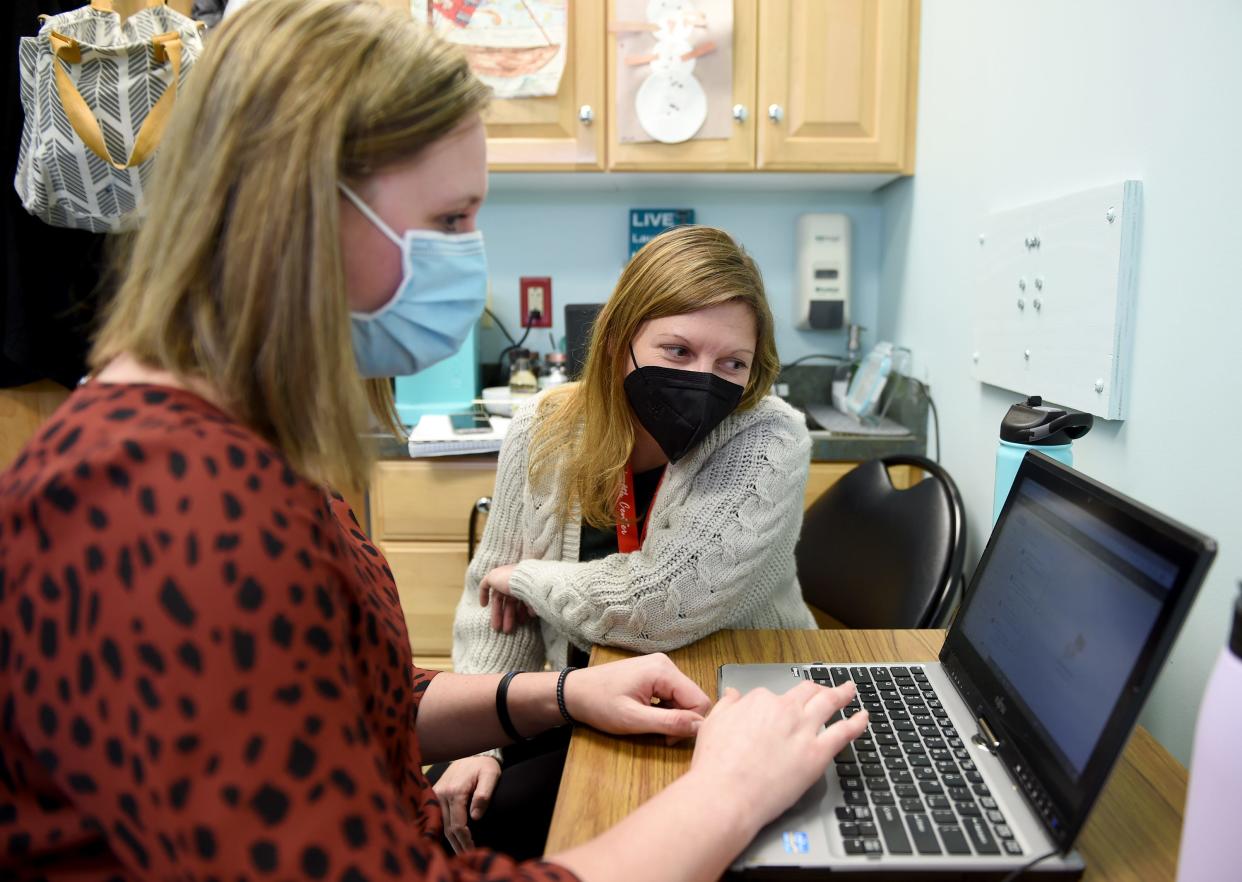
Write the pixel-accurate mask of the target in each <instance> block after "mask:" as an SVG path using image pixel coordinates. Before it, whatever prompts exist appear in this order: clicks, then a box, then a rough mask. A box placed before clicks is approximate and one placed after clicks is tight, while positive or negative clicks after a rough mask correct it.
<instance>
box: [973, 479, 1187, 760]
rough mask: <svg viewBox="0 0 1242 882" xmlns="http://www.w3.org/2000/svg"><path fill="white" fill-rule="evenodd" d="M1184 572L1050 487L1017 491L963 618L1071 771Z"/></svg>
mask: <svg viewBox="0 0 1242 882" xmlns="http://www.w3.org/2000/svg"><path fill="white" fill-rule="evenodd" d="M1177 572H1178V570H1177V565H1176V564H1174V563H1173V562H1172V561H1169V560H1167V559H1165V558H1163V557H1161V556H1159V555H1157V554H1155V553H1153V552H1152V551H1150V550H1148V549H1146V548H1144V547H1143V546H1142V545H1140V544H1138V543H1137V542H1135V541H1134V540H1133V539H1131V538H1130V537H1129V536H1127V535H1126V534H1125V533H1122V532H1121V531H1120V530H1118V529H1116V528H1115V527H1112V526H1110V525H1109V524H1107V523H1105V522H1104V521H1102V520H1100V519H1099V518H1097V517H1095V516H1094V515H1093V514H1092V513H1091V512H1090V511H1088V510H1086V509H1083V508H1079V507H1076V506H1074V505H1072V504H1071V503H1070V502H1069V501H1067V500H1066V499H1064V498H1061V497H1058V496H1056V495H1055V494H1054V493H1053V492H1052V491H1051V490H1049V489H1048V488H1047V487H1044V486H1041V485H1040V484H1037V483H1034V482H1032V481H1025V482H1023V484H1022V485H1021V487H1020V488H1019V490H1018V494H1017V497H1016V498H1015V499H1014V501H1013V503H1012V510H1011V511H1010V512H1009V520H1008V523H1007V525H1006V529H1005V530H1004V531H1003V532H1002V533H1001V534H1000V535H998V536H997V538H996V544H995V547H994V548H993V549H992V559H991V562H990V564H989V566H988V569H987V572H985V573H982V574H981V575H980V578H979V581H978V584H976V585H975V587H974V590H975V591H976V592H977V596H976V598H975V601H974V602H973V603H972V604H971V605H970V609H969V610H968V611H967V612H966V614H965V615H963V617H962V623H961V627H962V632H963V633H964V635H965V637H966V639H968V640H969V641H970V642H971V644H972V645H973V646H974V647H975V649H976V650H977V651H978V652H979V654H980V655H982V656H983V658H984V660H985V661H986V662H987V664H988V665H989V666H990V667H991V668H992V670H993V672H994V673H995V675H996V678H997V679H998V680H999V681H1001V683H1002V684H1003V685H1004V686H1005V691H1006V692H1007V693H1008V694H1009V696H1010V697H1011V698H1012V699H1014V700H1017V701H1020V702H1022V703H1023V704H1025V705H1026V709H1027V710H1028V711H1029V712H1030V716H1031V718H1032V719H1033V720H1034V721H1035V723H1036V725H1037V726H1038V727H1039V728H1040V729H1042V730H1043V733H1044V734H1045V735H1046V736H1047V738H1048V742H1049V744H1050V745H1051V746H1052V747H1053V748H1054V756H1055V757H1056V759H1057V761H1058V762H1059V763H1060V764H1061V766H1062V768H1063V769H1064V770H1065V772H1066V773H1067V774H1068V775H1069V776H1070V777H1073V778H1077V777H1078V776H1080V775H1081V774H1082V771H1083V769H1084V768H1085V767H1086V765H1087V761H1088V760H1089V759H1090V758H1091V752H1092V751H1093V750H1094V749H1095V745H1096V743H1097V742H1098V741H1099V739H1100V735H1101V734H1102V733H1103V731H1104V726H1105V724H1106V723H1107V722H1108V717H1109V715H1110V714H1111V713H1112V709H1113V705H1114V704H1116V702H1117V698H1118V697H1119V696H1120V695H1121V691H1122V689H1124V688H1125V685H1126V682H1127V681H1128V680H1129V679H1130V672H1131V671H1132V670H1133V669H1134V664H1135V662H1136V661H1138V656H1139V652H1140V650H1142V648H1143V645H1144V644H1145V643H1146V642H1147V637H1148V635H1149V634H1150V633H1151V629H1152V626H1153V625H1155V623H1156V619H1157V618H1158V617H1159V615H1160V610H1161V609H1162V607H1163V604H1164V600H1165V597H1166V596H1167V594H1168V592H1169V590H1170V589H1171V588H1172V587H1173V582H1174V580H1175V579H1176V578H1177Z"/></svg>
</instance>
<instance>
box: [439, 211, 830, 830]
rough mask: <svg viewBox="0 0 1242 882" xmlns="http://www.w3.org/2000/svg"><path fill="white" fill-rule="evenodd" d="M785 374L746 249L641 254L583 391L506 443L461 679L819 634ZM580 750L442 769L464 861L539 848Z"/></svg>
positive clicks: (802, 452)
mask: <svg viewBox="0 0 1242 882" xmlns="http://www.w3.org/2000/svg"><path fill="white" fill-rule="evenodd" d="M779 369H780V363H779V359H778V357H777V354H776V343H775V339H774V336H773V321H772V314H771V312H770V310H769V309H768V305H767V301H766V299H765V297H764V291H763V281H762V279H761V277H760V275H759V271H758V269H757V267H756V266H755V263H754V261H753V260H751V258H750V257H749V256H747V255H746V253H745V252H744V251H743V250H742V249H741V248H740V247H739V246H738V245H737V243H736V242H734V241H733V239H732V238H730V237H729V236H728V235H727V234H726V233H724V232H722V231H720V230H716V229H712V228H710V227H702V226H687V227H678V228H675V229H673V230H670V231H669V232H666V233H664V234H663V235H661V236H659V237H658V238H656V239H654V240H653V241H652V242H650V243H649V244H648V245H647V246H646V247H645V248H643V250H642V251H640V252H639V253H638V254H637V255H636V256H635V257H634V259H633V260H632V261H631V262H630V264H629V265H628V266H627V267H626V269H625V271H624V272H623V273H622V275H621V279H620V280H619V282H618V283H617V288H616V290H615V292H614V293H613V295H612V297H611V298H610V299H609V301H608V303H607V304H606V305H605V307H604V309H603V311H602V312H601V313H600V315H599V318H598V319H597V320H596V323H595V327H594V332H593V336H592V342H591V348H590V352H589V354H588V356H587V362H586V367H585V370H584V373H583V377H582V380H581V382H579V383H574V384H570V385H567V386H562V387H559V388H556V389H554V390H552V391H550V392H548V393H546V394H545V395H543V396H540V397H539V398H537V399H536V400H535V401H534V402H532V403H531V404H530V405H528V406H526V407H525V408H524V409H523V410H522V411H520V412H519V413H518V415H517V416H516V418H515V419H514V421H513V424H512V426H511V427H510V430H509V434H508V437H507V438H506V441H505V447H504V450H502V452H501V456H500V465H499V471H498V474H497V478H496V489H495V493H494V495H493V500H492V509H491V514H490V516H489V518H488V523H487V528H486V530H485V531H484V535H483V539H482V542H481V544H480V546H479V549H478V552H477V553H476V555H475V557H474V560H473V561H472V562H471V565H470V569H469V572H468V574H467V577H466V585H465V593H464V596H463V598H462V600H461V603H460V604H459V606H458V609H457V618H456V622H455V626H454V642H453V664H454V669H455V670H456V671H459V672H465V673H484V672H488V673H497V672H503V671H517V670H522V671H531V670H540V669H542V668H543V666H544V664H545V662H547V663H550V664H551V666H552V667H553V668H560V667H564V666H566V665H581V664H585V653H584V650H587V649H589V647H590V646H591V645H592V644H596V643H600V644H607V645H611V646H619V647H623V648H625V649H630V650H634V651H638V652H655V651H666V650H671V649H675V648H677V647H680V646H684V645H686V644H688V643H692V642H693V641H695V640H698V639H700V638H702V637H705V636H707V635H708V634H711V633H713V632H715V631H718V630H721V629H723V628H813V627H815V623H814V619H813V618H812V616H811V614H810V612H809V610H808V609H807V607H806V605H805V604H804V603H803V602H802V597H801V591H800V589H799V586H798V581H797V576H796V574H795V566H794V555H793V550H794V543H795V542H796V541H797V537H798V532H799V527H800V525H801V520H802V499H803V490H804V486H805V483H806V477H807V469H808V463H809V461H810V439H809V436H808V434H807V430H806V426H805V423H804V421H803V420H802V418H801V416H800V415H799V414H798V413H797V412H795V411H794V410H793V409H792V408H790V407H789V406H788V405H786V404H785V403H784V402H782V401H781V400H780V399H778V398H776V397H774V396H770V395H768V394H767V393H768V390H769V389H770V388H771V385H772V383H773V382H774V381H775V379H776V375H777V373H778V371H779ZM566 737H567V736H566V735H565V734H564V733H561V734H560V735H558V736H556V738H557V739H558V741H557V743H552V744H549V743H542V744H536V745H518V746H517V747H516V748H510V749H508V750H507V751H506V754H505V756H504V758H503V767H504V769H505V772H504V776H503V777H502V776H501V768H502V758H501V756H500V755H499V752H492V753H489V754H483V755H480V756H476V757H470V758H467V759H463V760H458V761H457V762H455V763H453V764H451V765H450V766H448V767H447V768H440V769H437V772H438V773H439V777H438V779H437V780H436V784H435V786H436V791H437V793H438V794H439V796H440V797H441V802H442V803H443V804H444V805H445V809H446V812H445V814H446V817H445V821H446V834H447V837H448V839H449V841H450V843H451V844H452V845H453V846H454V847H455V848H457V849H458V850H465V849H468V848H470V847H471V846H473V845H487V846H490V847H494V848H499V849H501V850H513V851H516V852H518V853H520V852H521V849H522V847H523V845H522V844H523V843H530V842H533V841H542V836H541V835H540V833H541V832H546V830H545V829H543V828H544V827H545V826H546V824H547V822H548V819H549V818H550V813H551V806H552V803H553V801H554V799H555V794H556V786H557V781H558V778H559V768H560V762H561V756H560V754H561V752H562V751H563V749H564V739H565V738H566ZM435 777H436V776H435V775H433V778H435ZM489 806H490V810H489ZM510 806H512V807H513V811H510V810H509V807H510Z"/></svg>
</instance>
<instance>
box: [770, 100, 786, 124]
mask: <svg viewBox="0 0 1242 882" xmlns="http://www.w3.org/2000/svg"><path fill="white" fill-rule="evenodd" d="M784 118H785V111H784V110H782V109H781V106H780V105H779V104H769V105H768V119H770V120H772V122H774V123H778V122H780V121H781V120H782V119H784Z"/></svg>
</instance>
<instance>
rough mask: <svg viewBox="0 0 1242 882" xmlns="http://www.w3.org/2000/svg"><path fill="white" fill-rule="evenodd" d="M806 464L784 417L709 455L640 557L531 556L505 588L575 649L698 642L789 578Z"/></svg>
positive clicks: (800, 439) (798, 432) (803, 436)
mask: <svg viewBox="0 0 1242 882" xmlns="http://www.w3.org/2000/svg"><path fill="white" fill-rule="evenodd" d="M809 461H810V438H809V436H808V435H807V432H806V428H805V426H802V425H798V424H795V423H793V422H792V420H790V419H788V418H785V417H784V415H777V416H773V417H771V418H769V419H766V420H765V421H764V422H762V423H759V424H757V425H753V426H750V427H748V428H746V429H743V430H742V431H740V432H739V433H738V434H736V435H735V436H733V437H732V438H730V439H729V440H728V441H727V442H725V443H724V444H722V445H721V447H720V448H718V449H717V450H715V451H713V452H712V453H711V455H710V456H709V457H708V458H707V459H706V461H705V462H704V463H703V465H702V467H701V470H700V472H699V473H698V474H697V475H696V476H695V478H694V483H693V486H692V488H691V489H690V490H689V495H688V496H687V498H686V499H685V501H684V502H681V503H679V504H676V505H675V506H673V507H672V508H668V507H665V508H662V509H660V510H659V511H658V512H657V515H658V519H656V520H653V521H652V523H651V525H650V528H649V532H648V535H647V539H646V542H645V543H644V545H643V548H642V549H641V550H640V551H637V552H633V553H631V554H614V555H610V556H608V557H606V558H603V559H602V560H598V561H592V562H589V563H563V562H558V561H536V560H525V561H522V562H521V563H520V564H518V565H517V567H516V568H515V569H514V570H513V572H512V574H511V575H510V579H509V589H510V592H511V594H512V595H513V596H514V597H516V598H517V599H518V600H520V601H522V602H524V603H526V604H527V605H528V606H530V607H531V608H532V609H533V610H534V612H535V614H536V615H538V616H539V617H540V618H543V619H545V620H547V621H548V622H550V623H552V624H553V625H554V626H555V627H556V628H558V629H559V630H561V631H562V632H563V633H565V634H567V635H568V636H569V637H571V638H572V639H574V640H576V641H577V642H579V643H584V644H587V643H605V644H609V645H613V646H621V647H624V648H626V649H631V650H635V651H640V652H651V651H665V650H668V649H673V648H676V647H678V646H684V645H685V644H687V643H691V642H693V641H694V640H697V639H699V638H701V637H703V636H705V635H707V634H710V633H712V632H714V631H717V630H719V629H720V628H722V627H727V626H728V625H729V624H731V623H733V622H736V621H738V620H741V619H744V618H746V617H747V616H748V615H751V614H753V613H754V611H755V610H757V609H758V608H759V607H761V606H763V605H767V604H770V603H771V602H772V597H773V594H774V593H775V592H777V591H779V590H781V589H782V588H783V587H785V586H788V585H789V584H790V583H792V581H793V580H794V556H793V550H794V545H795V543H796V542H797V539H798V531H799V528H800V526H801V522H802V497H803V492H804V489H805V485H806V476H807V470H808V465H809ZM809 626H810V625H809V615H808V627H809Z"/></svg>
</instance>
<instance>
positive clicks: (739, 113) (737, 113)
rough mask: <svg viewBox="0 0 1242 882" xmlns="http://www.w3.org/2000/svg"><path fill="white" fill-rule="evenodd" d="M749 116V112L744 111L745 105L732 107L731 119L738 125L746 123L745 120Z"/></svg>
mask: <svg viewBox="0 0 1242 882" xmlns="http://www.w3.org/2000/svg"><path fill="white" fill-rule="evenodd" d="M748 116H750V111H749V110H747V109H746V105H745V104H734V105H733V118H734V119H735V120H737V121H738V122H740V123H744V122H746V118H747V117H748Z"/></svg>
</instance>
